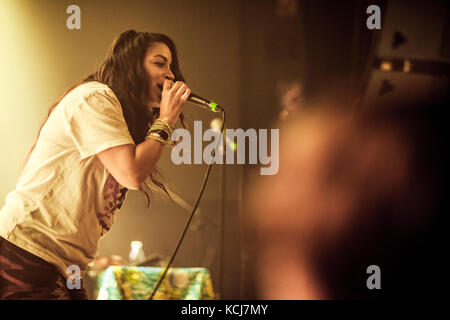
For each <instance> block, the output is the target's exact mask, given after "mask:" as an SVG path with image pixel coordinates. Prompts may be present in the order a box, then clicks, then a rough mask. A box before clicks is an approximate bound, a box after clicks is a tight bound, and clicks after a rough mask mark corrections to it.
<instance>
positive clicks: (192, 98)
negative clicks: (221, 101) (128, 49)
mask: <svg viewBox="0 0 450 320" xmlns="http://www.w3.org/2000/svg"><path fill="white" fill-rule="evenodd" d="M187 101H189V102H192V103H194V104H196V105H198V106H200V107H202V108H204V109H208V110H211V111H213V112H219V111H223V108H222V107H221V106H219V105H218V104H217V103H215V102H214V101H211V100H208V99H205V98H202V97H200V96H198V95H196V94H194V93H191V94H190V95H189V97H188V99H187Z"/></svg>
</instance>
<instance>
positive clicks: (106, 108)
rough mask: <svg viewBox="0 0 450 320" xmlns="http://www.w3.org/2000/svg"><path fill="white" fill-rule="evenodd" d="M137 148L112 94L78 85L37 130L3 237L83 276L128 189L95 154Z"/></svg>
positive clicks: (9, 200) (1, 222) (3, 217)
mask: <svg viewBox="0 0 450 320" xmlns="http://www.w3.org/2000/svg"><path fill="white" fill-rule="evenodd" d="M123 144H134V142H133V139H132V137H131V135H130V132H129V130H128V127H127V124H126V122H125V119H124V117H123V113H122V108H121V105H120V102H119V100H118V99H117V97H116V96H115V94H114V93H113V91H112V90H111V89H110V88H109V87H108V86H106V85H104V84H102V83H99V82H89V83H85V84H82V85H80V86H78V87H76V88H75V89H73V90H72V91H71V92H70V93H68V94H67V95H66V96H65V97H64V99H63V100H62V101H61V102H60V103H59V104H58V106H57V107H56V108H55V110H54V111H53V112H52V113H51V115H50V117H49V118H48V120H47V122H46V123H45V125H44V126H43V128H42V131H41V134H40V136H39V139H38V141H37V144H36V146H35V149H34V150H33V152H32V154H31V156H30V158H29V160H28V163H27V165H26V166H25V168H24V170H23V173H22V176H21V177H20V180H19V182H18V184H17V186H16V189H15V190H14V191H12V192H11V193H9V194H8V195H7V197H6V202H5V205H4V206H3V208H2V209H1V210H0V236H1V237H3V238H5V239H6V240H8V241H10V242H12V243H13V244H15V245H16V246H18V247H21V248H22V249H24V250H26V251H29V252H31V253H32V254H34V255H36V256H38V257H40V258H42V259H44V260H45V261H47V262H49V263H52V264H54V265H55V266H56V267H57V268H58V270H59V271H60V273H61V274H62V275H64V276H66V277H67V276H69V275H70V274H69V273H67V267H68V266H70V265H77V266H78V267H79V268H80V270H81V272H82V275H84V273H85V272H86V269H87V264H88V263H89V262H90V261H92V259H93V258H94V257H95V254H96V251H97V245H98V241H99V240H100V238H101V237H102V236H103V235H104V234H105V233H106V232H107V231H108V230H109V229H110V227H111V225H112V223H113V222H114V220H115V217H116V214H117V213H118V211H119V209H120V207H121V205H122V202H123V200H124V198H125V194H126V189H125V188H124V187H122V186H121V185H120V184H119V183H118V182H117V181H116V180H115V179H114V178H113V177H112V175H111V174H110V173H109V172H108V171H107V170H106V168H105V167H104V166H103V164H102V163H101V161H100V160H99V159H98V158H97V157H96V156H95V154H97V153H99V152H101V151H103V150H106V149H108V148H111V147H114V146H118V145H123Z"/></svg>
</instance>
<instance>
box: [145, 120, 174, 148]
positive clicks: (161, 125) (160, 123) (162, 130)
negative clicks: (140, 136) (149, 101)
mask: <svg viewBox="0 0 450 320" xmlns="http://www.w3.org/2000/svg"><path fill="white" fill-rule="evenodd" d="M172 132H173V129H172V128H171V127H170V125H169V124H168V123H167V122H166V121H164V120H162V119H159V118H158V119H156V120H155V122H153V124H152V126H151V127H150V129H149V130H148V132H147V136H146V137H145V140H147V139H152V140H155V141H158V142H159V143H161V144H162V145H163V146H165V147H169V146H172V141H171V139H170V138H171V136H172Z"/></svg>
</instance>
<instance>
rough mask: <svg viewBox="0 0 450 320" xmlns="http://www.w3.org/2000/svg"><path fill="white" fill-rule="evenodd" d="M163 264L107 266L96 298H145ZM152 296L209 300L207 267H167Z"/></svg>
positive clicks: (156, 281) (160, 273)
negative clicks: (160, 265)
mask: <svg viewBox="0 0 450 320" xmlns="http://www.w3.org/2000/svg"><path fill="white" fill-rule="evenodd" d="M163 271H164V268H162V267H129V266H110V267H108V268H107V269H105V271H103V272H102V273H101V274H100V275H99V277H98V296H97V300H147V299H148V298H149V297H150V295H151V293H152V290H153V288H154V287H155V286H156V284H157V283H158V280H159V278H160V277H161V275H162V272H163ZM153 299H154V300H212V299H214V292H213V289H212V282H211V277H210V273H209V271H208V269H205V268H170V269H169V271H168V272H167V274H166V276H165V278H164V281H163V282H162V284H161V285H160V287H159V289H158V291H157V292H156V293H155V296H154V297H153Z"/></svg>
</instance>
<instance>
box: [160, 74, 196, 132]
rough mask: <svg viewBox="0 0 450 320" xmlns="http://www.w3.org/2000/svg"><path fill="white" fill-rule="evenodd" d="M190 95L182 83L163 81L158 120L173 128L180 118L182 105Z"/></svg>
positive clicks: (189, 91)
mask: <svg viewBox="0 0 450 320" xmlns="http://www.w3.org/2000/svg"><path fill="white" fill-rule="evenodd" d="M172 84H173V85H172ZM190 94H191V90H189V88H188V87H187V85H186V84H185V83H184V82H181V81H177V82H175V83H173V81H171V80H165V81H164V86H163V91H162V96H161V104H160V110H159V118H160V119H163V120H165V121H167V122H168V123H169V125H170V126H171V127H173V126H174V125H175V123H176V122H177V120H178V118H179V117H180V113H181V111H182V110H183V104H184V103H185V102H186V100H187V99H188V97H189V95H190Z"/></svg>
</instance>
